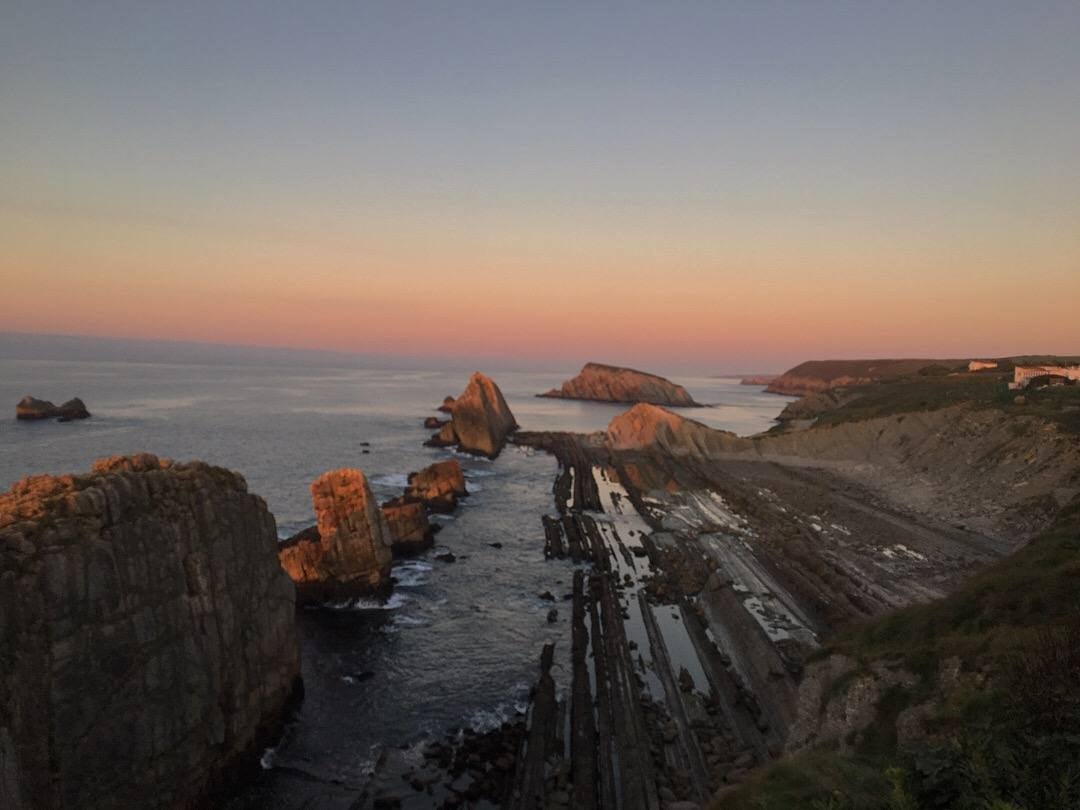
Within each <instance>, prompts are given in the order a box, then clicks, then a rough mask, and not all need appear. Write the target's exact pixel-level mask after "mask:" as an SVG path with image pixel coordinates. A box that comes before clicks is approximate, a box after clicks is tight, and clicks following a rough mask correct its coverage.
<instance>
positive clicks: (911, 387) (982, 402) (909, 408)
mask: <svg viewBox="0 0 1080 810" xmlns="http://www.w3.org/2000/svg"><path fill="white" fill-rule="evenodd" d="M1010 379H1011V377H1010V376H1009V375H1006V374H1001V373H994V374H991V373H986V372H981V373H978V374H955V375H941V374H935V373H928V374H916V375H914V376H911V377H904V378H903V379H899V380H893V381H889V382H879V383H871V384H868V385H859V386H853V387H851V388H848V389H846V390H848V391H850V392H851V393H853V394H857V396H856V397H855V398H854V399H853V400H851V401H849V402H847V403H846V404H844V405H841V406H839V407H837V408H835V409H833V410H830V411H828V412H826V413H824V414H822V415H821V416H820V417H818V420H817V424H819V425H839V424H843V423H845V422H857V421H861V420H864V419H875V418H877V417H881V416H894V415H899V414H905V413H914V412H918V411H933V410H938V409H939V408H946V407H949V406H951V405H961V404H969V405H972V406H974V407H977V408H996V409H998V410H1001V411H1004V412H1005V413H1008V414H1012V415H1016V416H1034V417H1039V418H1042V419H1047V420H1049V421H1052V422H1054V423H1056V424H1057V425H1058V426H1059V427H1060V428H1062V429H1063V430H1065V431H1068V432H1070V433H1080V385H1060V386H1053V387H1049V388H1038V389H1034V388H1033V389H1026V390H1024V391H1022V392H1018V391H1010V390H1009V388H1008V381H1009V380H1010ZM1018 395H1021V397H1022V401H1021V402H1019V403H1018V402H1017V401H1016V398H1017V396H1018Z"/></svg>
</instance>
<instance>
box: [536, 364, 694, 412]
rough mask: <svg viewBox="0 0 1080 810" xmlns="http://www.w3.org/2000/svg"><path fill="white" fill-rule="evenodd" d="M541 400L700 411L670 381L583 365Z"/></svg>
mask: <svg viewBox="0 0 1080 810" xmlns="http://www.w3.org/2000/svg"><path fill="white" fill-rule="evenodd" d="M540 396H542V397H554V398H556V399H587V400H593V401H595V402H649V403H652V404H653V405H667V406H669V407H680V408H695V407H700V405H699V404H698V403H697V402H694V398H693V397H691V396H690V394H689V392H687V390H686V389H685V388H683V387H682V386H681V385H676V384H675V383H673V382H671V380H667V379H664V378H663V377H658V376H657V375H655V374H648V373H646V372H644V371H637V370H635V369H632V368H622V367H620V366H608V365H604V364H603V363H586V364H585V366H584V367H583V368H582V369H581V372H580V373H579V374H578V375H577V376H576V377H574V378H573V379H571V380H567V381H566V382H564V383H563V384H562V386H561V387H559V388H554V389H552V390H551V391H548V392H547V393H546V394H540Z"/></svg>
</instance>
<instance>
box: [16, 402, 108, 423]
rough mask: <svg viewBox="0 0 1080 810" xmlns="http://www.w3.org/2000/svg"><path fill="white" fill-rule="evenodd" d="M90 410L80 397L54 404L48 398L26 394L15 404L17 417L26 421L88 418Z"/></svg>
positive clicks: (63, 420) (68, 420)
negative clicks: (61, 403)
mask: <svg viewBox="0 0 1080 810" xmlns="http://www.w3.org/2000/svg"><path fill="white" fill-rule="evenodd" d="M89 417H90V411H88V410H86V405H84V404H83V401H82V400H81V399H79V398H78V397H75V398H74V399H69V400H68V401H67V402H65V403H64V404H63V405H53V403H51V402H49V400H47V399H38V398H37V397H31V396H25V397H23V398H22V399H21V400H19V404H18V405H16V406H15V418H16V419H23V420H26V421H35V420H38V419H56V420H58V421H60V422H70V421H72V420H73V419H88V418H89Z"/></svg>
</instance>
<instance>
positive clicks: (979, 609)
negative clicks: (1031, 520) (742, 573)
mask: <svg viewBox="0 0 1080 810" xmlns="http://www.w3.org/2000/svg"><path fill="white" fill-rule="evenodd" d="M834 653H840V654H843V655H846V656H849V657H851V658H853V659H855V660H856V661H857V662H858V667H857V671H862V672H865V671H866V669H868V668H872V667H881V666H886V667H894V668H900V669H903V670H904V671H906V672H910V673H912V674H913V675H916V676H917V683H916V684H915V686H914V687H912V688H904V687H899V686H897V687H892V688H890V689H888V690H886V692H885V693H884V694H883V695H882V697H881V699H880V701H879V703H878V711H877V718H876V720H875V722H874V723H873V724H872V725H871V726H870V727H869V728H868V729H866V730H865V731H864V732H863V733H862V734H861V735H860V737H859V740H858V742H857V744H856V745H855V749H854V752H853V753H852V754H850V755H844V754H841V753H839V752H837V751H824V750H819V751H809V752H805V753H803V754H800V755H798V756H795V757H792V758H790V759H787V760H782V761H780V762H778V763H775V764H774V765H773V766H771V767H769V768H766V769H763V770H762V771H761V772H760V773H758V774H756V775H754V777H753V778H752V779H750V780H748V781H747V782H746V783H745V784H744V785H742V786H741V787H740V788H739V789H738V790H737V791H735V792H734V793H733V794H730V795H728V796H725V797H723V798H722V799H720V800H719V801H718V802H717V804H716V808H718V810H719V809H720V808H730V809H731V810H743V808H747V809H749V808H753V809H754V810H769V808H781V807H807V808H815V809H816V810H820V809H823V808H829V810H862V808H871V807H873V808H904V809H905V810H911V809H913V808H936V807H955V808H961V810H966V809H967V808H993V809H994V810H1009V808H1012V809H1013V810H1018V809H1019V808H1031V810H1035V808H1044V807H1045V808H1051V807H1053V808H1056V807H1080V501H1078V502H1074V503H1073V504H1072V505H1071V506H1070V507H1069V508H1067V509H1066V510H1063V511H1062V512H1061V513H1060V514H1059V515H1058V518H1057V519H1056V521H1055V522H1054V524H1053V526H1051V527H1050V528H1049V529H1048V530H1047V531H1045V532H1043V533H1042V534H1041V535H1039V536H1038V537H1037V538H1035V539H1034V540H1032V541H1031V542H1030V543H1029V544H1028V545H1026V546H1024V547H1023V548H1022V549H1020V550H1019V551H1017V552H1016V553H1014V554H1013V555H1012V556H1010V557H1008V558H1006V559H1003V560H1000V561H999V562H997V563H995V564H993V565H991V566H989V567H988V568H986V569H985V570H984V571H983V572H982V573H980V574H978V575H976V576H975V577H974V578H972V579H971V580H969V581H968V582H967V583H966V584H964V585H962V586H961V587H960V588H959V589H957V590H956V591H955V592H953V593H952V594H950V595H949V596H947V597H945V598H944V599H941V600H938V601H936V602H932V603H929V604H924V605H914V606H911V607H907V608H904V609H901V610H897V611H894V612H893V613H890V614H888V615H885V616H882V617H879V618H877V619H874V620H871V621H867V622H865V623H862V624H858V625H853V626H850V627H848V628H846V629H844V630H842V631H841V632H839V633H838V634H837V635H835V636H834V637H833V638H832V639H830V640H829V641H828V642H827V643H826V644H825V645H824V647H823V648H822V649H821V650H820V651H819V652H818V653H817V654H815V655H814V656H812V657H811V658H810V659H808V661H811V662H812V661H813V660H818V659H820V658H821V657H823V656H827V655H831V654H834ZM953 657H956V658H958V659H959V662H960V670H961V674H962V675H966V677H963V678H961V679H959V680H958V681H957V682H956V683H955V684H954V685H953V686H950V687H949V688H948V689H947V690H946V691H942V687H941V679H940V677H939V673H940V672H941V670H942V662H944V661H945V660H946V659H950V658H953ZM849 675H850V673H849ZM847 677H848V676H843V677H841V678H838V679H837V681H836V683H834V684H831V685H830V686H829V687H828V688H827V693H828V694H830V695H833V696H838V695H841V694H843V693H844V691H845V690H846V689H847V688H849V687H850V683H851V681H850V679H848V680H847V681H846V682H844V681H845V678H847ZM911 705H927V706H930V707H932V709H933V715H932V716H931V717H930V720H931V727H932V733H931V736H930V737H929V738H928V739H927V740H926V741H925V744H924V745H923V746H921V747H920V748H919V749H918V750H912V751H903V752H901V751H899V750H897V745H896V718H897V716H898V715H899V713H900V712H901V711H903V710H904V709H905V708H907V707H908V706H911ZM849 742H851V743H855V741H854V740H851V741H849Z"/></svg>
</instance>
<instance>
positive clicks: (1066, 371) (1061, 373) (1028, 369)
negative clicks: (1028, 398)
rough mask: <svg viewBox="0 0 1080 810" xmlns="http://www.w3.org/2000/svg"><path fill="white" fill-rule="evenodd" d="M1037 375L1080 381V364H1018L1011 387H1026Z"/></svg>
mask: <svg viewBox="0 0 1080 810" xmlns="http://www.w3.org/2000/svg"><path fill="white" fill-rule="evenodd" d="M1036 377H1057V378H1059V379H1062V380H1063V381H1069V382H1078V381H1080V365H1076V366H1016V368H1014V369H1013V381H1012V382H1011V383H1009V388H1026V387H1027V385H1028V383H1030V382H1031V381H1032V380H1034V379H1035V378H1036Z"/></svg>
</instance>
